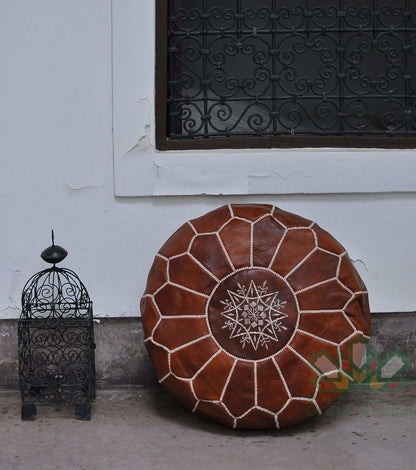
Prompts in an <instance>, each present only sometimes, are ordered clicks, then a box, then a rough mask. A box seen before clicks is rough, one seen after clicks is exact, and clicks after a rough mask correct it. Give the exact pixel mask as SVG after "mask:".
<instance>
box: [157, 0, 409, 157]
mask: <svg viewBox="0 0 416 470" xmlns="http://www.w3.org/2000/svg"><path fill="white" fill-rule="evenodd" d="M167 34H168V1H167V0H156V64H155V68H156V74H155V124H156V132H155V138H156V148H157V150H161V151H167V150H210V149H247V148H250V149H266V148H282V149H285V148H287V149H289V148H307V147H311V148H319V147H329V148H362V149H366V148H380V149H413V148H416V136H409V135H408V136H388V135H382V136H375V135H371V136H370V135H363V136H355V135H327V136H319V135H310V136H307V135H294V136H290V135H282V136H277V135H262V136H256V135H233V136H230V137H222V136H221V137H213V136H211V137H209V138H203V137H195V138H184V139H170V138H169V137H168V133H167V89H168V86H167V80H168V50H167V46H168V42H167Z"/></svg>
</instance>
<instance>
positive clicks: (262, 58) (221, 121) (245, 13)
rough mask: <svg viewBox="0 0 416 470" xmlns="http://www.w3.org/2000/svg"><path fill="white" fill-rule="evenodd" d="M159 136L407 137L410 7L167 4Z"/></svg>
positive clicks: (411, 114) (323, 2)
mask: <svg viewBox="0 0 416 470" xmlns="http://www.w3.org/2000/svg"><path fill="white" fill-rule="evenodd" d="M167 40H168V103H167V105H168V116H167V121H168V137H170V138H174V139H178V138H194V137H210V136H224V137H226V136H231V135H242V134H244V135H247V134H250V135H285V134H287V135H294V134H296V135H297V134H304V135H307V134H309V135H313V134H315V135H378V134H380V135H412V134H415V133H416V104H415V99H416V74H415V68H416V0H401V1H397V0H359V1H358V0H334V1H331V2H328V1H327V0H295V1H293V0H261V1H258V0H169V13H168V39H167Z"/></svg>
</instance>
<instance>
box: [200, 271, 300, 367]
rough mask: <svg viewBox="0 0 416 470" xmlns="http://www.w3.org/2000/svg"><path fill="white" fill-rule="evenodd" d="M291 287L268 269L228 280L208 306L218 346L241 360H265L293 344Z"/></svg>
mask: <svg viewBox="0 0 416 470" xmlns="http://www.w3.org/2000/svg"><path fill="white" fill-rule="evenodd" d="M298 317H299V314H298V307H297V303H296V298H295V296H294V293H293V291H292V288H291V287H290V285H289V284H288V283H287V282H286V281H285V280H284V279H283V278H282V277H280V276H279V275H278V274H276V273H274V272H273V271H271V270H269V269H265V268H243V269H241V270H238V271H237V272H235V273H232V274H230V275H228V276H226V277H225V278H224V279H222V280H221V282H220V283H219V284H218V285H217V286H216V287H215V288H214V290H213V291H212V293H211V295H210V298H209V299H208V302H207V319H208V325H209V328H210V331H211V334H212V336H213V337H214V338H215V340H216V341H217V343H218V345H219V346H220V347H221V348H223V349H224V350H225V351H227V352H229V353H230V354H231V355H233V356H236V357H239V358H242V359H253V360H258V359H265V358H267V357H270V356H273V355H274V354H276V353H277V352H278V351H280V350H281V349H282V348H283V347H284V346H285V345H286V344H287V343H288V341H290V339H291V337H292V335H293V332H294V330H295V327H296V325H297V322H298Z"/></svg>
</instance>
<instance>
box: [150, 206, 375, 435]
mask: <svg viewBox="0 0 416 470" xmlns="http://www.w3.org/2000/svg"><path fill="white" fill-rule="evenodd" d="M141 309H142V315H143V327H144V332H145V344H146V347H147V350H148V352H149V355H150V358H151V360H152V362H153V364H154V366H155V368H156V371H157V374H158V378H159V380H160V383H161V384H162V385H163V386H164V387H165V388H166V389H167V390H169V392H171V393H172V394H173V395H174V396H175V397H176V398H177V399H179V400H180V401H181V402H182V403H184V404H185V405H186V406H188V407H189V408H190V409H192V410H193V411H195V412H197V413H200V414H202V415H204V416H207V417H209V418H212V419H214V420H216V421H219V422H221V423H223V424H225V425H228V426H230V427H234V428H275V427H284V426H289V425H292V424H295V423H298V422H301V421H304V420H306V419H308V418H309V417H311V416H313V415H316V414H321V413H322V412H323V411H324V410H325V409H326V408H327V407H328V406H329V405H330V404H331V403H332V402H333V401H334V400H335V398H336V397H337V396H338V395H337V393H334V392H328V391H326V389H325V388H323V387H322V384H323V382H324V381H325V380H328V378H333V379H336V378H337V377H338V378H341V379H342V377H343V376H345V377H346V378H347V379H348V377H349V375H348V365H346V364H348V361H346V360H345V357H346V355H348V351H349V350H350V348H349V347H348V346H349V344H350V343H351V341H354V340H357V339H362V340H363V342H365V341H366V340H367V339H368V338H369V335H370V313H369V307H368V300H367V291H366V288H365V286H364V284H363V282H362V280H361V279H360V277H359V275H358V273H357V271H356V270H355V269H354V266H353V265H352V263H351V261H350V259H349V257H348V255H347V253H346V251H345V249H344V248H343V247H342V246H341V245H340V244H339V243H338V242H337V241H336V240H335V239H334V238H333V237H332V236H331V235H329V234H328V233H327V232H325V231H324V230H322V229H321V228H320V227H318V225H316V224H315V223H314V222H311V221H310V220H306V219H304V218H302V217H299V216H297V215H294V214H291V213H288V212H285V211H282V210H281V209H278V208H277V207H274V206H271V205H260V204H242V205H238V204H231V205H228V206H224V207H221V208H219V209H217V210H214V211H212V212H210V213H208V214H206V215H204V216H202V217H199V218H198V219H195V220H191V221H190V222H187V223H185V224H184V225H183V226H182V227H181V228H180V229H179V230H178V231H177V232H176V233H174V234H173V235H172V236H171V237H170V238H169V240H168V241H167V242H166V243H165V244H164V245H163V247H162V248H161V249H160V251H159V252H158V253H157V255H156V257H155V260H154V263H153V266H152V268H151V270H150V273H149V278H148V283H147V287H146V292H145V294H144V296H143V298H142V302H141ZM319 358H321V359H323V360H321V362H319V360H320V359H319ZM325 358H326V359H325ZM328 358H331V360H329V359H328Z"/></svg>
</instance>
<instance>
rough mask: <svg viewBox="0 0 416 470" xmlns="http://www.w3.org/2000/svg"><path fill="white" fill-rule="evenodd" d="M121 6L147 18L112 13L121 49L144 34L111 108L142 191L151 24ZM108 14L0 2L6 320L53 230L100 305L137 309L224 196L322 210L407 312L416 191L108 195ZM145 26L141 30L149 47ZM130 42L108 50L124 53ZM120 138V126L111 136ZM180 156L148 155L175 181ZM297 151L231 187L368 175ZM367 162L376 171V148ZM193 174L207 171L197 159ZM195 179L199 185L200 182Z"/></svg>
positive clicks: (281, 188) (72, 3)
mask: <svg viewBox="0 0 416 470" xmlns="http://www.w3.org/2000/svg"><path fill="white" fill-rule="evenodd" d="M127 4H128V5H129V6H133V10H132V12H133V15H131V11H129V10H126V11H127V13H128V14H129V15H130V16H132V17H133V16H134V15H135V12H137V13H138V14H137V15H136V16H134V17H135V19H136V20H137V19H138V20H140V21H141V22H142V23H141V24H142V25H143V28H142V29H143V31H142V29H141V28H140V27H139V28H134V27H133V28H131V29H129V28H128V27H127V23H126V21H124V20H125V18H124V17H123V18H121V20H120V21H119V22H118V24H119V25H121V26H122V28H123V30H124V31H126V33H127V37H126V38H127V39H126V42H127V46H129V47H130V48H133V49H134V48H135V47H136V44H137V40H138V39H139V44H138V46H137V47H136V49H135V50H133V57H135V58H136V57H137V59H136V61H137V64H138V65H139V69H140V73H141V76H142V79H141V80H140V81H135V76H134V74H133V75H132V73H131V69H130V68H129V67H132V68H133V67H134V68H136V63H134V62H132V61H127V62H126V63H125V64H124V65H125V66H126V72H125V73H123V74H122V75H121V76H120V74H119V75H118V76H116V77H114V81H115V85H117V84H119V83H118V80H121V79H123V80H125V79H129V80H131V83H132V86H133V84H135V85H134V86H136V87H138V93H139V94H140V96H138V97H137V99H133V100H132V99H130V97H129V95H128V94H127V95H126V96H125V97H124V98H125V99H126V100H127V104H129V105H131V106H132V112H131V114H128V115H127V116H126V120H125V121H120V119H118V120H117V125H118V126H119V129H124V130H126V131H127V130H131V131H132V140H131V142H127V143H126V140H125V139H123V142H122V143H123V145H124V144H126V146H127V147H126V149H127V150H128V149H132V148H135V149H136V150H135V151H133V152H130V153H126V154H125V155H124V156H120V155H119V157H120V159H121V160H122V162H123V163H124V164H125V165H127V166H126V167H125V168H126V171H128V172H129V174H132V178H133V179H134V181H135V182H136V183H137V187H139V188H141V187H142V186H146V185H148V183H149V182H148V181H147V178H146V175H145V174H133V173H130V170H129V165H130V164H132V165H133V166H134V162H135V161H137V160H139V161H141V160H142V155H141V154H140V152H139V153H137V152H138V151H139V150H140V148H142V147H141V145H142V144H143V145H144V144H146V145H148V144H149V139H150V140H151V139H152V135H153V132H154V129H153V128H152V129H150V130H149V129H148V128H146V126H148V125H149V119H148V118H149V116H150V117H152V116H153V109H152V107H153V102H152V100H153V83H154V80H153V70H154V69H153V66H152V64H153V61H154V54H153V47H152V44H153V40H152V36H153V24H154V23H153V21H152V20H151V19H150V20H149V16H145V15H151V12H152V11H153V9H154V2H144V1H137V0H129V1H128V2H127V0H115V1H113V7H116V6H121V5H127ZM126 8H127V7H126ZM115 10H117V11H118V9H117V8H114V10H113V11H115ZM111 11H112V10H111V2H110V0H90V1H88V2H86V1H85V0H67V1H61V2H57V1H56V0H38V1H36V2H33V1H32V2H30V1H27V0H26V1H22V0H20V1H17V0H2V1H1V14H0V62H1V67H2V68H1V86H0V102H1V107H0V135H1V144H2V147H1V156H0V177H1V185H0V214H1V217H0V246H1V248H2V249H1V251H0V266H1V270H0V318H3V319H4V318H16V317H18V315H19V300H20V293H21V290H22V287H23V285H24V283H25V280H26V279H27V278H28V277H29V276H30V275H32V274H33V273H35V272H37V271H39V270H40V269H42V268H43V267H44V266H45V263H43V262H42V261H41V259H40V257H39V254H40V252H41V251H42V250H43V249H44V248H45V247H46V246H47V245H48V244H49V241H50V238H49V234H50V229H51V228H54V229H55V235H56V242H57V243H58V244H61V245H63V246H64V247H65V248H66V249H67V250H68V251H69V256H68V258H67V260H65V266H67V267H69V268H72V269H74V270H75V271H76V272H77V273H78V274H79V275H80V277H81V279H82V280H83V281H84V282H85V284H86V286H87V288H88V290H89V292H90V295H91V298H92V299H93V300H94V314H95V315H97V316H101V317H105V316H112V317H123V316H131V317H136V316H138V315H139V308H138V298H139V296H140V294H141V293H142V292H143V290H144V287H145V283H146V276H147V272H148V270H149V268H150V266H151V263H152V260H153V256H154V254H155V252H156V251H157V250H158V249H159V248H160V246H161V245H162V244H163V242H164V241H165V240H166V239H167V238H168V237H169V236H170V235H171V234H172V232H173V231H174V230H175V229H176V228H178V227H179V226H180V225H181V224H182V223H183V222H185V221H186V220H188V219H190V218H195V217H198V216H200V215H202V214H204V213H205V212H207V211H209V210H212V209H214V208H216V207H219V206H220V205H222V204H225V203H230V202H237V203H238V202H266V203H272V204H275V205H278V206H280V207H282V209H284V210H288V211H292V212H296V213H299V214H300V215H302V216H304V217H306V218H309V219H312V220H316V221H317V223H319V224H320V225H321V226H322V227H323V228H324V229H326V230H328V231H329V232H331V233H332V234H333V235H334V236H335V237H336V238H337V239H339V241H340V242H341V243H342V244H343V245H344V246H345V247H346V248H347V249H348V251H349V253H350V255H351V257H352V258H353V260H354V264H355V266H356V268H357V269H358V270H359V272H360V274H361V275H362V277H363V279H364V281H365V282H366V284H367V287H368V289H369V291H370V302H371V308H372V311H374V312H397V311H413V310H415V308H416V306H415V296H414V286H415V284H416V270H415V269H414V266H415V264H416V250H415V243H414V241H413V238H414V237H413V234H414V233H415V228H416V193H402V194H400V193H396V194H392V193H388V194H360V193H356V194H313V195H312V194H306V195H305V194H291V195H271V194H269V195H268V196H264V195H258V196H256V195H254V194H249V195H245V196H239V195H233V196H203V195H200V196H188V197H178V196H177V197H160V198H157V197H116V196H115V192H114V177H115V176H117V175H115V173H114V163H117V164H118V163H121V162H117V161H116V162H114V161H113V135H112V126H113V119H112V117H113V116H112V91H113V86H112V85H113V83H112V56H111V53H112V43H111V24H112V22H111ZM119 19H120V18H119ZM129 24H130V23H129ZM139 33H140V34H144V35H145V41H146V47H142V44H143V42H141V43H140V37H139V36H137V35H138V34H139ZM124 45H125V44H124V43H123V44H122V45H120V44H119V46H120V48H119V49H118V52H117V50H116V51H115V57H114V59H115V62H117V63H118V64H120V60H123V57H124V56H122V52H123V50H126V48H125V47H124ZM127 46H126V47H127ZM124 58H125V57H124ZM119 70H120V69H119ZM123 83H124V82H123ZM129 83H130V82H129ZM129 86H130V85H129ZM127 88H128V87H127ZM146 96H147V99H146ZM119 98H120V99H121V98H122V97H120V96H119ZM138 98H141V99H140V100H139V101H138ZM149 100H150V101H149ZM149 103H150V104H149ZM146 113H147V114H146ZM146 129H147V131H148V134H150V135H148V134H146ZM143 133H144V134H143ZM119 137H120V136H119V135H116V136H115V144H116V147H117V145H118V144H120V142H118V138H119ZM143 137H144V140H141V138H143ZM140 142H141V143H142V144H140ZM137 144H140V145H138V146H137ZM129 145H130V146H129ZM270 152H271V156H272V157H273V156H274V155H280V154H281V151H280V150H274V151H270ZM391 152H392V151H389V152H388V154H389V155H390V153H391ZM177 153H178V152H177ZM245 153H247V151H246V152H245ZM318 153H319V152H318ZM366 153H367V151H365V152H361V153H359V152H357V155H358V154H359V155H361V154H366ZM159 154H160V152H159ZM181 155H182V158H183V160H184V161H182V163H181V165H178V164H177V161H176V160H171V164H170V165H171V166H172V165H173V166H174V168H175V172H174V173H169V175H167V174H166V168H162V167H161V168H159V169H158V168H156V167H154V165H153V167H154V168H153V170H154V171H155V172H156V173H159V176H161V177H163V179H164V180H166V179H167V180H168V181H169V184H171V185H174V186H175V187H182V186H183V176H184V175H185V174H186V173H187V172H188V171H189V168H188V164H187V163H188V162H186V155H187V153H186V152H183V154H182V153H181ZM212 155H213V154H212V153H206V152H205V156H206V157H207V156H208V157H209V158H208V160H210V162H211V163H210V165H211V167H210V168H209V169H210V173H209V175H210V176H209V177H207V179H208V180H209V184H212V186H215V185H217V184H219V182H220V181H221V185H222V187H225V188H228V189H229V192H236V189H235V181H234V179H233V174H234V173H235V171H236V166H238V164H236V162H235V160H231V161H230V158H228V159H227V158H226V159H224V160H222V159H221V158H220V157H221V156H222V152H215V154H214V155H215V156H216V158H215V161H216V163H214V162H213V161H211V158H210V157H211V156H212ZM304 155H305V158H306V157H308V158H309V157H310V160H308V161H309V165H308V166H309V169H310V167H311V166H312V167H313V170H314V171H313V172H309V170H308V171H307V172H306V169H305V167H304V165H303V164H302V165H301V162H298V161H297V163H298V167H297V166H296V165H295V168H294V169H292V170H293V171H292V172H290V171H289V170H288V168H287V167H279V168H277V169H276V171H277V173H276V174H275V175H274V177H273V178H272V179H271V181H269V178H268V177H267V174H265V173H264V171H259V172H254V171H253V169H251V170H250V171H251V173H255V175H252V177H251V179H250V180H249V181H245V185H244V186H245V189H244V188H241V191H240V190H237V192H242V193H243V192H244V191H246V188H247V185H249V186H252V189H253V191H255V192H257V193H259V192H262V191H264V189H263V186H264V183H265V180H266V181H269V183H268V184H269V185H270V184H273V186H274V187H275V188H276V193H282V192H283V193H284V192H285V191H286V192H288V191H289V189H287V188H288V186H290V187H291V188H292V181H293V178H296V175H297V174H298V173H302V174H304V176H305V174H306V176H305V179H307V181H308V184H307V185H305V186H302V187H301V188H300V189H299V192H303V191H305V192H308V191H312V188H313V189H314V192H322V191H324V187H323V186H322V181H323V180H324V181H325V182H327V183H328V184H330V185H332V189H331V191H334V192H337V191H341V190H342V188H341V187H338V186H337V185H336V183H335V181H336V179H337V178H338V179H344V178H349V179H350V180H351V181H352V182H354V181H355V179H361V180H362V179H363V170H362V165H361V164H360V160H358V162H356V163H355V164H354V162H353V161H349V160H348V162H347V164H345V165H344V166H343V168H344V170H346V169H348V172H347V174H346V173H345V172H344V170H343V171H341V175H339V174H337V173H336V169H334V168H332V169H330V167H329V166H328V167H327V168H325V171H321V172H320V173H319V177H318V176H317V174H316V166H315V165H314V163H311V162H315V159H316V157H317V151H314V152H310V151H309V150H305V154H304ZM343 155H344V153H343V152H340V157H339V158H338V157H336V160H337V161H338V159H340V160H342V161H344V160H343V158H344V157H343ZM198 156H200V154H199V153H198ZM357 158H358V157H357ZM391 158H392V161H393V162H394V165H395V169H396V170H397V166H399V163H400V161H401V159H400V157H399V156H398V155H397V154H395V153H394V152H392V153H391ZM374 159H375V160H376V162H377V163H376V165H378V166H379V167H380V168H382V169H384V165H383V164H382V163H381V162H382V159H381V160H380V159H379V155H377V156H376V157H374ZM116 160H117V157H116ZM213 160H214V159H213ZM194 161H195V159H194ZM292 161H293V160H292ZM172 162H176V163H172ZM227 162H228V163H227ZM197 163H198V165H199V160H197ZM227 165H228V166H227ZM116 167H117V165H116ZM225 170H227V171H228V173H226V172H225ZM265 170H267V168H265ZM230 171H231V176H230V174H229V172H230ZM198 172H199V174H200V175H201V176H205V177H206V176H207V174H205V171H204V170H203V169H201V168H200V167H199V166H198ZM116 173H117V172H116ZM267 173H270V168H269V169H268V170H267ZM387 173H388V172H387ZM367 176H368V175H367ZM412 176H413V173H411V172H409V178H411V177H412ZM199 178H200V177H199ZM199 178H196V179H195V180H194V185H195V187H197V188H198V190H199V191H201V192H204V191H205V190H206V187H205V186H204V185H202V184H201V181H200V179H199ZM379 178H381V176H380V174H378V176H377V175H376V174H372V175H371V177H368V178H364V180H365V181H364V183H365V184H364V186H365V187H366V188H369V189H371V188H370V187H371V186H372V184H373V182H374V181H376V182H377V184H378V185H379V186H383V187H385V188H386V190H392V186H390V184H388V183H390V180H393V179H395V178H396V179H397V174H396V172H395V171H391V172H390V173H388V174H387V176H386V175H385V178H384V179H385V181H384V180H383V178H382V179H381V181H379ZM398 179H399V182H402V180H401V179H400V178H398ZM413 180H414V178H413ZM384 183H386V185H385V186H384ZM403 184H404V183H403ZM367 185H368V186H367ZM231 186H234V190H233V191H231V189H230V188H231ZM254 188H255V189H254ZM396 189H397V188H396ZM398 189H401V188H398ZM292 190H293V188H292ZM326 190H328V188H327V189H326ZM355 190H356V191H359V189H357V188H355ZM363 190H364V189H363ZM224 192H226V191H224ZM246 192H247V191H246ZM290 192H292V191H290ZM109 312H110V313H109Z"/></svg>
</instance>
